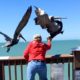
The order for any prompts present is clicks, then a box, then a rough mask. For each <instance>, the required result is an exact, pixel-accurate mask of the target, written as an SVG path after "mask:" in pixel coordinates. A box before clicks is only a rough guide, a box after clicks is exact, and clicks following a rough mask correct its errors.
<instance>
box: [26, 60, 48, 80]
mask: <svg viewBox="0 0 80 80" xmlns="http://www.w3.org/2000/svg"><path fill="white" fill-rule="evenodd" d="M36 73H37V74H38V75H39V79H40V80H47V67H46V63H45V62H38V61H33V60H32V61H30V62H29V63H28V65H27V80H35V74H36Z"/></svg>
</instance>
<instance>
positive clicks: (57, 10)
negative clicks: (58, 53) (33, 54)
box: [0, 0, 80, 42]
mask: <svg viewBox="0 0 80 80" xmlns="http://www.w3.org/2000/svg"><path fill="white" fill-rule="evenodd" d="M29 6H32V14H31V17H30V19H29V22H28V24H27V25H26V26H25V27H24V29H23V30H22V31H21V33H22V35H23V36H24V37H25V38H26V40H27V41H31V40H32V39H33V35H34V34H41V36H42V39H43V40H44V41H45V40H47V37H48V36H49V33H48V32H47V31H46V30H45V29H41V27H40V26H39V25H35V23H34V18H35V17H36V15H35V11H34V10H35V8H34V6H37V7H40V8H42V9H44V10H45V12H46V13H47V14H48V15H51V16H54V17H57V16H58V17H66V18H67V19H63V20H62V22H63V31H64V33H63V34H59V35H57V36H56V37H54V39H53V40H80V0H0V31H1V32H3V33H5V34H7V35H8V36H10V37H11V38H13V35H14V32H15V30H16V28H17V26H18V24H19V22H20V20H21V19H22V17H23V15H24V13H25V12H26V10H27V9H28V7H29ZM21 41H23V40H21ZM0 42H5V40H4V37H3V36H2V35H0Z"/></svg>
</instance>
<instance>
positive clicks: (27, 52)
mask: <svg viewBox="0 0 80 80" xmlns="http://www.w3.org/2000/svg"><path fill="white" fill-rule="evenodd" d="M30 45H31V44H30V43H29V44H28V46H27V47H26V49H25V50H24V54H23V56H24V58H25V59H26V60H28V58H29V52H30Z"/></svg>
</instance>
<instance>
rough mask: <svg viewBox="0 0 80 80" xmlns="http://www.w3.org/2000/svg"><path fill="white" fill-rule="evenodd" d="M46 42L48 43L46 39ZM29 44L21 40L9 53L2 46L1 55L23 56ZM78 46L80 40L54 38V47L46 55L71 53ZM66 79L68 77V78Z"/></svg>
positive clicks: (48, 66)
mask: <svg viewBox="0 0 80 80" xmlns="http://www.w3.org/2000/svg"><path fill="white" fill-rule="evenodd" d="M44 42H45V43H46V41H44ZM27 44H28V42H26V43H24V42H19V43H18V44H17V45H15V46H13V47H12V48H11V50H10V52H8V53H7V52H6V48H2V47H0V56H23V51H24V49H25V48H26V46H27ZM2 45H4V43H0V46H2ZM77 46H80V40H53V41H52V48H51V49H50V50H49V51H47V53H46V55H56V54H71V53H72V49H73V48H75V47H77ZM47 68H48V80H50V65H47ZM6 71H7V70H6ZM24 74H25V73H24ZM25 76H26V75H25ZM6 77H7V76H6ZM6 79H7V78H6ZM7 80H8V79H7ZM24 80H25V79H24ZM37 80H38V79H37ZM66 80H68V79H67V78H66Z"/></svg>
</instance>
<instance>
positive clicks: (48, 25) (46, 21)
mask: <svg viewBox="0 0 80 80" xmlns="http://www.w3.org/2000/svg"><path fill="white" fill-rule="evenodd" d="M35 14H36V16H37V17H36V18H34V21H35V24H36V25H40V27H41V28H42V29H46V30H47V32H48V33H50V37H51V38H53V37H55V36H56V35H58V34H60V33H63V31H62V28H63V23H62V21H60V20H57V19H61V18H55V17H54V16H49V15H48V14H47V13H45V11H44V10H42V9H41V8H38V7H36V6H35Z"/></svg>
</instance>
